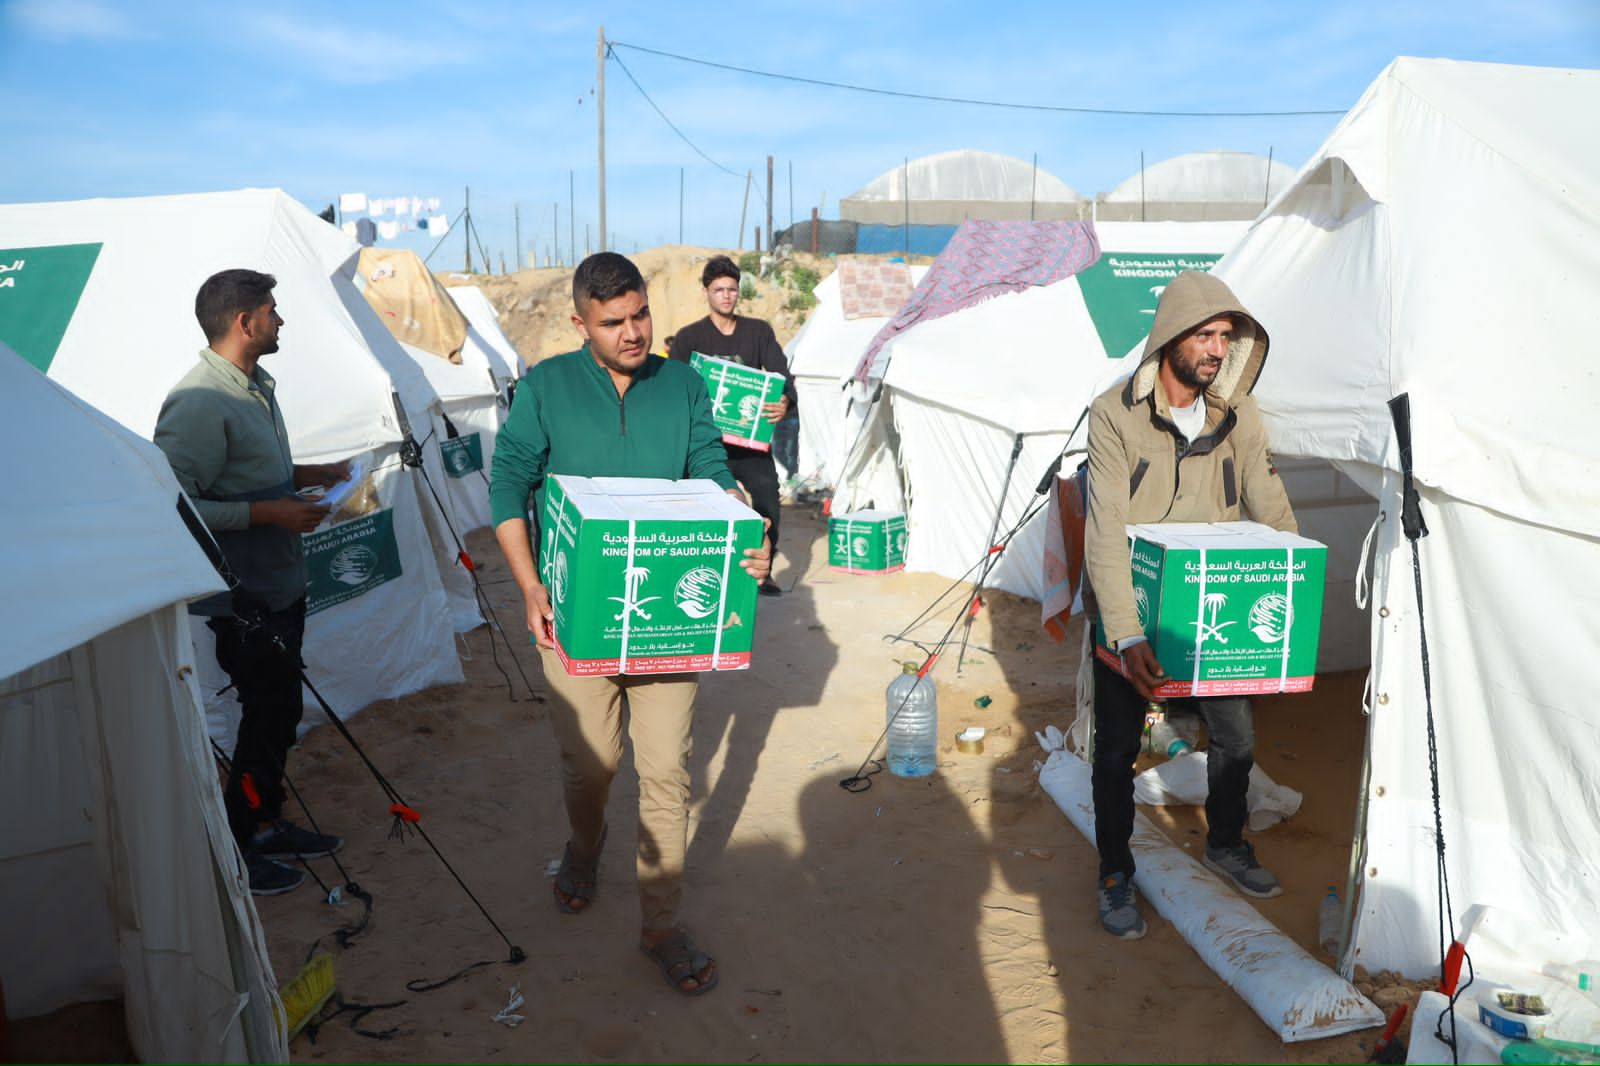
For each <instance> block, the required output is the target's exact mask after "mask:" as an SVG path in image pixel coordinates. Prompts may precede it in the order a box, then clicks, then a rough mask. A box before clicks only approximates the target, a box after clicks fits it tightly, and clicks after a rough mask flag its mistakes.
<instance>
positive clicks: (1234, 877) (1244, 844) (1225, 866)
mask: <svg viewBox="0 0 1600 1066" xmlns="http://www.w3.org/2000/svg"><path fill="white" fill-rule="evenodd" d="M1201 861H1203V862H1204V863H1205V864H1206V865H1207V866H1209V867H1210V868H1211V869H1213V870H1215V871H1216V872H1217V873H1219V874H1221V875H1222V876H1223V877H1224V878H1226V879H1227V881H1228V883H1229V884H1231V885H1233V887H1234V888H1236V889H1238V890H1239V891H1240V892H1243V893H1244V894H1245V895H1247V896H1254V897H1255V898H1256V899H1271V898H1272V897H1274V896H1281V895H1283V887H1282V886H1281V885H1279V884H1278V879H1277V878H1276V877H1274V876H1273V875H1272V871H1271V870H1269V869H1267V868H1266V867H1265V866H1262V865H1261V864H1260V863H1259V862H1257V861H1256V849H1255V846H1254V845H1253V844H1251V843H1249V842H1248V841H1240V842H1239V843H1237V844H1235V845H1233V846H1232V847H1230V848H1214V847H1212V846H1211V845H1210V844H1207V845H1206V853H1205V856H1204V858H1203V859H1202V860H1201Z"/></svg>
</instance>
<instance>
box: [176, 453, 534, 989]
mask: <svg viewBox="0 0 1600 1066" xmlns="http://www.w3.org/2000/svg"><path fill="white" fill-rule="evenodd" d="M408 442H409V443H410V446H411V447H412V448H414V449H415V448H416V442H415V441H414V440H410V438H409V434H408ZM177 505H178V514H179V517H180V518H181V519H182V520H183V523H184V525H185V526H186V527H187V528H188V530H189V532H190V534H191V535H192V536H193V537H194V538H195V541H196V543H197V544H199V546H200V549H201V551H203V552H204V553H205V555H206V558H207V559H208V560H209V561H210V562H211V565H212V566H213V567H214V568H215V569H216V571H217V573H218V575H220V576H221V578H222V580H223V583H224V584H225V585H226V586H227V587H228V589H229V591H230V592H231V593H232V594H233V596H234V600H235V603H234V610H235V614H236V615H237V617H238V619H239V621H240V623H241V624H242V625H246V626H248V625H251V624H252V620H253V619H254V620H256V621H254V624H256V625H259V624H260V623H259V620H258V619H259V617H260V615H259V613H258V612H259V608H257V607H255V606H253V605H252V604H251V602H250V601H251V597H250V596H249V594H248V593H247V592H245V591H244V589H243V587H242V586H241V585H240V583H239V579H238V577H237V575H235V574H234V572H233V568H232V567H231V566H229V564H228V560H227V557H226V556H224V555H223V554H222V549H221V548H220V547H219V546H218V545H217V542H216V540H215V539H213V538H212V536H211V533H210V531H209V530H208V529H207V528H206V526H205V523H204V522H203V521H201V519H200V516H199V514H198V513H197V512H196V511H195V510H194V506H193V504H191V503H190V502H189V499H188V497H186V496H184V495H183V494H182V493H181V492H180V493H179V494H178V497H177ZM269 636H270V639H271V642H272V644H273V646H274V647H275V648H276V649H277V652H278V654H280V655H282V656H283V657H284V658H285V659H288V660H289V661H290V662H292V663H293V664H294V666H295V670H296V672H297V673H298V674H299V675H300V681H301V683H302V684H304V685H305V687H306V690H307V691H308V692H310V693H311V695H312V697H313V698H315V699H316V701H317V705H318V706H319V707H321V708H322V712H323V714H325V715H326V716H327V718H328V721H330V722H331V723H333V727H334V728H335V729H336V730H338V732H339V735H340V736H341V737H343V738H344V740H345V742H346V743H347V744H349V745H350V749H351V750H352V751H354V752H355V753H356V756H357V757H358V758H359V759H360V760H361V761H362V763H364V764H365V765H366V767H367V770H368V771H369V772H370V773H371V774H372V776H373V779H374V780H376V781H377V782H378V786H379V787H380V788H382V789H383V792H384V794H385V795H386V796H387V797H388V798H389V800H390V804H389V813H390V814H391V815H393V816H394V824H393V827H392V828H391V830H390V836H391V837H394V838H396V839H401V838H403V837H404V836H405V832H406V829H407V828H410V829H411V830H412V831H413V832H415V833H416V834H417V835H418V836H420V837H421V838H422V840H423V842H424V843H426V844H427V845H428V848H429V850H431V851H432V852H433V853H434V855H435V856H436V857H437V858H438V860H439V861H440V863H442V864H443V865H444V868H445V869H446V870H447V871H449V873H450V876H451V877H453V878H454V879H455V882H456V884H458V885H460V886H461V890H462V891H463V892H465V893H466V894H467V898H468V899H470V900H472V903H473V905H474V906H476V907H477V908H478V913H479V914H482V915H483V917H484V920H485V921H487V922H488V923H489V926H490V928H492V929H493V930H494V931H495V934H496V935H497V936H499V937H500V939H501V940H502V941H503V942H504V943H505V945H506V948H507V949H508V952H509V954H508V956H507V958H506V961H507V962H509V963H511V964H513V965H515V964H518V963H521V962H524V961H525V960H526V959H527V957H528V955H527V952H525V951H523V950H522V948H520V947H518V946H517V945H515V944H513V943H512V942H511V939H510V938H509V937H507V936H506V934H505V931H504V930H502V929H501V928H500V925H499V923H498V922H496V921H495V920H494V918H493V916H492V915H490V914H489V911H488V909H487V908H486V907H485V906H484V905H483V903H482V901H480V900H479V899H478V897H477V896H476V895H475V894H474V893H473V891H472V889H471V888H469V887H468V886H467V883H466V882H465V881H464V880H462V877H461V875H460V874H459V873H457V872H456V869H455V867H454V866H452V865H450V862H449V860H448V859H446V858H445V857H444V853H443V852H441V851H440V850H439V847H438V845H436V844H435V843H434V842H433V838H432V837H430V836H429V835H428V831H427V830H426V829H424V828H423V827H422V824H421V823H422V815H421V813H420V812H418V811H417V810H416V808H414V807H412V806H411V805H410V804H408V803H406V802H405V799H404V798H403V797H402V796H401V795H400V793H399V791H398V790H397V789H396V788H395V787H394V786H393V785H392V784H390V783H389V780H388V778H386V777H384V776H383V772H382V771H381V770H379V769H378V768H377V766H375V765H374V764H373V762H372V760H371V759H370V758H368V757H367V753H366V752H365V751H363V750H362V748H361V745H360V744H358V743H357V742H356V738H355V736H354V734H352V733H351V732H350V729H349V727H348V726H346V725H345V723H344V721H343V720H342V719H341V718H340V717H339V716H338V715H337V714H335V713H334V710H333V708H332V707H330V706H329V705H328V701H327V700H325V699H323V698H322V693H320V692H318V691H317V687H316V686H315V685H314V684H312V682H311V678H310V677H308V676H307V675H306V672H305V668H304V667H303V666H301V665H300V663H299V660H298V658H297V657H294V656H291V655H290V654H289V649H288V647H287V646H286V645H285V644H284V642H283V639H282V638H281V637H279V636H277V635H276V634H269Z"/></svg>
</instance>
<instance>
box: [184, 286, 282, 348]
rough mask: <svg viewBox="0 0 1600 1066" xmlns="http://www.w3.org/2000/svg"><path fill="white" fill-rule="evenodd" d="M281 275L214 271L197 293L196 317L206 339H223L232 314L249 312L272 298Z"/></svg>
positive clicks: (208, 340)
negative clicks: (276, 276)
mask: <svg viewBox="0 0 1600 1066" xmlns="http://www.w3.org/2000/svg"><path fill="white" fill-rule="evenodd" d="M277 284H278V279H277V278H275V277H273V276H272V275H271V274H262V273H260V272H259V271H255V270H224V271H221V272H219V273H216V274H213V275H211V276H210V277H209V278H207V279H206V280H205V281H204V282H203V283H202V284H201V286H200V291H199V292H197V293H195V297H194V317H195V319H196V320H197V321H198V322H199V323H200V329H201V331H202V332H204V333H205V335H206V340H207V342H210V341H215V340H219V339H221V338H222V337H223V336H224V335H225V334H227V332H228V326H229V325H230V324H231V323H232V322H233V317H234V316H235V315H237V314H239V313H241V312H244V313H246V314H248V313H249V312H251V311H254V310H255V309H256V308H258V307H260V306H262V305H263V304H265V303H267V302H268V301H270V300H271V299H272V289H273V286H275V285H277Z"/></svg>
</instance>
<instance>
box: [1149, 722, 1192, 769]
mask: <svg viewBox="0 0 1600 1066" xmlns="http://www.w3.org/2000/svg"><path fill="white" fill-rule="evenodd" d="M1150 750H1151V751H1153V752H1155V753H1156V754H1157V755H1165V756H1166V757H1167V758H1169V759H1176V758H1177V757H1178V756H1180V755H1186V754H1188V753H1189V752H1191V751H1193V750H1194V748H1193V747H1191V746H1190V744H1189V742H1188V741H1187V740H1184V739H1183V738H1182V737H1181V736H1179V735H1178V731H1177V730H1176V729H1173V728H1172V723H1171V722H1169V721H1167V720H1166V718H1165V717H1163V718H1162V719H1161V720H1160V721H1156V722H1152V723H1150Z"/></svg>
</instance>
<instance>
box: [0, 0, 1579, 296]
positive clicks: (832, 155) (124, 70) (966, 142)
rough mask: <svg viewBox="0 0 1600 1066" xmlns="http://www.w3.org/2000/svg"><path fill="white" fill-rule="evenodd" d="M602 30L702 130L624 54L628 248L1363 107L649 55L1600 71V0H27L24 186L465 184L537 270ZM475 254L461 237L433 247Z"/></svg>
mask: <svg viewBox="0 0 1600 1066" xmlns="http://www.w3.org/2000/svg"><path fill="white" fill-rule="evenodd" d="M602 24H603V25H604V26H605V32H606V36H607V38H608V39H609V40H611V41H614V42H619V47H618V48H617V55H618V56H619V57H620V60H621V63H623V64H625V65H626V67H627V69H628V70H629V71H631V73H632V74H633V76H634V78H636V79H637V80H638V82H639V84H640V85H641V86H642V87H643V90H644V91H645V92H646V93H648V94H649V96H650V98H651V99H653V100H654V101H655V104H656V105H657V106H658V107H659V108H660V109H661V111H663V112H665V114H666V116H667V117H668V118H670V119H671V120H672V122H673V123H674V124H675V125H676V126H677V127H678V128H679V129H680V130H681V131H682V132H683V134H685V135H686V136H687V138H688V139H689V141H692V142H693V144H694V146H695V147H691V146H690V145H689V144H686V143H685V142H684V140H682V139H680V137H679V136H678V135H677V134H676V133H674V132H673V131H672V129H671V128H669V127H668V126H667V124H666V123H665V122H664V121H663V120H662V118H661V117H660V116H659V115H658V114H657V113H656V111H655V110H654V109H652V107H651V105H650V104H649V103H648V102H647V101H646V99H645V98H644V96H642V95H641V93H640V91H639V89H638V88H635V86H634V85H633V84H632V83H631V82H630V81H629V79H628V77H627V75H626V74H625V73H624V72H623V70H622V69H621V68H620V67H619V65H618V63H617V62H616V61H615V60H613V61H611V62H609V63H608V64H607V69H606V83H605V85H606V157H607V178H608V180H607V221H608V228H609V229H610V230H611V231H612V232H613V233H614V234H615V235H616V242H615V245H616V247H617V248H618V250H621V251H624V252H627V251H631V250H632V249H634V248H635V247H637V248H646V247H652V246H654V245H657V244H662V243H669V242H673V241H676V240H677V239H678V232H679V222H680V216H679V180H680V172H681V173H682V175H683V183H684V190H685V191H684V197H683V215H682V225H683V235H684V238H685V239H686V240H687V241H688V242H690V243H700V244H710V245H724V246H730V247H731V246H733V245H735V244H736V243H737V241H738V238H739V221H740V215H741V204H742V200H743V196H744V191H745V182H744V177H743V175H744V173H745V171H746V170H747V169H750V170H754V171H755V174H756V182H755V189H754V191H753V192H752V194H751V197H750V203H749V208H748V218H747V220H746V231H745V232H746V234H748V227H749V226H750V225H753V224H756V223H761V224H764V223H765V214H766V206H765V205H764V203H763V202H762V194H763V193H764V188H763V187H764V185H765V171H766V157H767V156H768V155H769V154H770V155H772V156H774V157H775V177H774V196H773V200H774V205H773V217H774V221H775V222H776V223H777V225H778V226H779V227H780V228H781V227H783V226H785V225H787V224H788V223H789V221H790V218H791V212H792V217H793V218H795V219H803V218H808V217H809V215H810V209H811V208H812V207H813V206H818V205H820V206H821V207H822V214H823V217H824V218H828V217H835V216H836V213H837V208H838V200H839V198H840V197H841V196H847V195H849V194H850V193H851V192H853V191H854V190H855V189H857V188H859V187H860V186H862V185H864V184H866V183H867V182H868V181H870V180H871V179H872V178H874V177H876V176H877V175H878V174H880V173H882V172H884V171H886V170H888V169H890V168H892V167H895V166H897V165H898V164H899V163H900V162H901V160H903V159H905V158H907V157H909V158H913V159H914V158H916V157H918V156H922V155H926V154H930V153H934V152H941V151H948V150H952V149H957V148H975V149H982V150H987V151H993V152H1000V153H1003V154H1006V155H1011V156H1015V157H1017V158H1020V159H1024V160H1029V159H1031V158H1032V157H1033V156H1034V155H1035V153H1037V156H1038V161H1039V165H1040V167H1041V168H1043V169H1045V170H1048V171H1050V172H1051V173H1053V174H1055V175H1056V176H1057V177H1058V178H1060V179H1061V180H1063V181H1065V182H1066V183H1067V184H1068V185H1071V186H1072V187H1073V188H1075V189H1077V190H1078V191H1080V192H1082V193H1085V194H1093V193H1096V192H1102V191H1106V190H1109V189H1111V188H1113V187H1114V186H1116V185H1117V184H1119V183H1120V182H1121V181H1122V180H1123V179H1125V178H1127V177H1129V176H1130V175H1132V174H1134V173H1136V172H1137V170H1138V167H1139V154H1140V152H1141V151H1143V152H1144V155H1145V159H1146V161H1147V162H1148V163H1154V162H1157V161H1159V160H1161V159H1165V158H1168V157H1170V156H1174V155H1177V154H1180V153H1182V152H1187V151H1196V150H1205V149H1214V148H1216V149H1231V150H1238V151H1254V152H1258V153H1261V154H1266V153H1267V151H1268V150H1269V149H1270V150H1271V151H1272V153H1273V155H1274V157H1275V158H1276V159H1279V160H1282V161H1285V162H1287V163H1289V164H1291V165H1293V166H1296V167H1298V166H1299V165H1300V163H1301V162H1302V161H1303V160H1304V159H1305V158H1306V157H1307V156H1308V155H1309V154H1310V153H1311V152H1312V151H1314V150H1315V148H1316V147H1317V145H1318V144H1319V143H1321V141H1322V139H1323V137H1324V136H1325V135H1326V133H1327V132H1328V131H1329V130H1330V129H1332V127H1333V125H1334V124H1335V123H1336V121H1337V117H1336V116H1310V117H1276V118H1250V119H1240V118H1235V119H1197V118H1185V119H1178V118H1130V117H1111V116H1093V115H1068V114H1055V113H1041V112H1036V111H1020V110H998V109H990V108H980V107H973V106H966V105H954V104H942V103H931V102H922V101H912V100H899V99H892V98H888V97H883V96H873V95H864V94H859V93H854V92H848V91H845V90H840V89H831V88H823V87H818V86H813V85H803V84H796V83H792V82H783V81H776V80H770V79H766V78H760V77H753V76H750V75H745V74H737V73H733V72H729V71H722V70H716V69H713V68H709V67H705V66H697V65H691V64H686V63H682V62H679V61H676V60H671V59H667V58H663V57H660V56H655V55H650V54H647V53H643V52H639V51H635V50H631V49H627V48H624V47H621V46H620V44H632V45H641V46H645V47H649V48H655V49H660V50H663V51H668V52H675V53H679V54H682V55H688V56H694V57H700V58H704V59H708V60H713V61H716V62H722V63H729V64H735V65H739V66H745V67H752V68H758V69H761V70H768V71H774V72H779V73H789V74H797V75H803V76H807V77H812V78H818V79H823V80H829V81H837V82H848V83H853V84H859V85H868V86H873V87H879V88H885V89H893V90H899V91H905V92H923V93H930V94H936V95H942V96H956V97H969V98H978V99H987V100H1002V101H1013V102H1024V103H1037V104H1054V105H1069V106H1076V107H1089V108H1116V109H1138V110H1185V111H1241V110H1244V111H1277V110H1323V109H1339V110H1342V109H1344V108H1347V107H1349V106H1350V105H1351V104H1353V103H1354V102H1355V101H1356V99H1357V98H1358V97H1359V96H1360V94H1361V92H1362V91H1363V90H1364V89H1365V88H1366V86H1367V85H1368V84H1369V83H1370V82H1371V81H1372V80H1373V79H1374V78H1375V77H1376V76H1377V75H1378V73H1379V72H1380V71H1381V70H1382V69H1383V67H1384V66H1385V65H1386V64H1387V63H1388V62H1389V61H1390V60H1391V59H1393V58H1394V57H1395V56H1397V55H1417V56H1443V57H1449V58H1453V59H1470V60H1481V61H1490V62H1504V63H1527V64H1535V65H1546V66H1574V67H1597V66H1600V3H1596V2H1595V0H1460V2H1449V0H1422V2H1416V3H1412V2H1407V0H1388V2H1367V0H1362V2H1338V0H1335V2H1331V3H1323V4H1311V5H1298V4H1285V3H1282V2H1281V0H1262V2H1257V0H1221V2H1214V3H1209V4H1205V3H1192V2H1191V3H1166V2H1162V0H1153V2H1147V3H1145V4H1143V5H1140V6H1139V7H1137V8H1135V7H1133V6H1132V5H1129V4H1125V3H1117V2H1112V3H1095V4H1079V3H1066V2H1055V3H1048V2H1038V3H1033V2H1013V3H1011V4H1006V5H994V4H973V3H968V4H957V3H938V2H931V3H930V2H921V3H903V2H900V0H880V2H878V3H874V4H861V3H855V2H840V0H812V2H809V3H806V4H804V5H800V4H789V3H763V2H758V0H747V2H745V3H742V4H721V5H707V4H693V5H690V4H673V3H659V2H658V3H651V4H643V3H641V4H612V5H606V4H602V5H598V6H596V7H595V8H594V9H592V10H580V9H579V8H578V7H577V6H576V5H573V4H570V3H569V4H553V3H515V2H509V0H506V2H502V0H486V2H479V3H466V2H458V3H452V4H431V3H422V2H411V0H390V2H386V3H383V4H372V3H362V2H352V3H345V4H343V5H329V4H313V3H303V2H300V0H278V2H274V3H272V4H270V5H268V4H263V5H254V6H251V5H232V4H201V3H176V2H166V0H140V2H138V3H133V2H121V3H118V2H113V0H0V85H4V86H5V93H4V106H3V107H0V143H4V144H5V145H6V146H7V150H6V153H5V155H6V162H5V165H4V166H0V201H4V202H22V201H33V200H62V199H78V198H85V197H97V196H141V195H155V194H166V193H178V192H194V191H208V190H216V189H228V188H239V187H245V186H278V187H281V188H283V189H284V190H286V191H287V192H288V193H290V194H291V195H293V196H295V197H296V198H298V199H299V200H301V201H302V202H304V203H305V204H306V205H307V206H309V207H311V208H312V209H313V210H320V209H321V208H322V207H323V206H324V205H325V204H328V203H330V202H332V201H334V200H336V199H337V197H338V196H339V194H340V193H344V192H365V193H367V194H369V195H372V196H385V197H394V196H424V197H438V198H440V200H441V201H442V210H443V211H444V212H445V213H446V214H448V215H450V216H451V217H454V216H455V215H456V214H457V212H459V211H460V209H461V206H462V200H463V189H464V188H465V187H467V186H470V187H471V189H472V208H473V216H474V220H475V222H476V224H477V226H478V228H479V230H480V234H481V237H482V240H483V244H484V245H485V246H486V247H487V249H488V251H489V254H490V256H491V259H492V261H493V263H494V265H495V267H496V268H498V265H499V257H500V256H504V257H505V258H506V260H507V262H508V264H509V263H512V262H514V261H515V253H514V248H515V246H516V240H515V236H514V233H515V230H514V213H515V210H516V208H517V207H518V206H519V205H520V208H521V218H522V223H521V225H522V238H523V245H524V246H525V247H526V248H529V249H532V248H537V254H538V256H539V259H540V261H541V262H542V261H543V259H544V257H545V255H546V254H547V252H549V251H550V250H551V249H552V246H553V243H554V241H555V239H556V237H557V236H559V240H560V242H561V245H562V247H561V252H560V254H561V256H562V258H567V256H568V243H569V239H570V237H571V234H572V231H573V229H575V230H576V243H577V251H578V254H579V255H580V256H581V255H582V253H583V250H584V231H585V227H586V226H588V227H589V228H590V233H591V236H590V243H591V244H597V241H598V237H597V233H598V197H597V190H596V186H597V182H596V174H597V158H596V156H597V152H596V145H597V130H596V125H597V124H596V98H595V95H594V90H595V87H596V63H595V52H596V36H597V31H598V29H599V27H600V26H601V25H602ZM1575 133H1576V131H1575ZM696 147H697V148H698V149H699V150H700V152H703V153H705V155H706V156H709V157H710V159H711V160H713V161H714V162H715V164H717V165H715V166H714V165H712V163H708V162H707V161H706V159H704V158H702V156H701V155H700V154H698V153H697V152H696V150H695V148H696ZM791 167H792V173H793V181H792V192H791V182H790V173H791ZM729 172H732V173H729ZM569 181H570V182H571V183H572V185H574V186H575V190H576V192H575V196H574V197H573V198H572V203H571V205H570V211H571V215H570V221H569ZM791 204H792V208H791ZM557 205H559V206H558V207H557ZM553 208H554V209H555V215H556V216H557V217H556V218H554V219H553V218H552V210H553ZM748 240H749V238H748V236H746V242H747V246H748ZM395 243H400V244H403V245H404V246H407V247H413V248H416V249H417V250H419V251H422V252H428V251H429V250H430V249H431V248H432V247H433V244H434V242H433V241H432V240H429V239H427V238H426V237H423V236H421V235H416V236H413V237H410V238H409V239H407V238H402V239H401V240H400V241H397V242H395ZM475 258H476V255H475ZM462 260H463V243H462V238H461V234H460V233H459V232H456V233H452V234H451V235H450V236H449V237H448V238H446V240H445V241H444V244H443V247H441V248H440V249H439V250H438V252H437V253H435V255H434V257H433V259H432V260H431V264H432V265H434V266H436V267H453V268H459V266H460V264H461V262H462Z"/></svg>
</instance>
